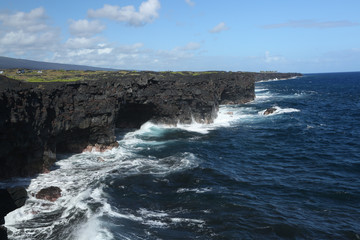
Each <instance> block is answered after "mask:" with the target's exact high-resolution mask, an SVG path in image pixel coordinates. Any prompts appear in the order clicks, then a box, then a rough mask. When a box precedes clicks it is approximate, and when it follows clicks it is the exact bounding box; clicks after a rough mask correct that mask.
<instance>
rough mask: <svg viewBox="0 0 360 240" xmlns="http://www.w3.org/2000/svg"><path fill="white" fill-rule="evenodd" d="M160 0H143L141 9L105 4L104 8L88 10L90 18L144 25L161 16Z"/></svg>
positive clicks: (137, 25)
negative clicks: (159, 12)
mask: <svg viewBox="0 0 360 240" xmlns="http://www.w3.org/2000/svg"><path fill="white" fill-rule="evenodd" d="M159 9H160V2H159V0H147V1H145V2H142V3H141V5H140V7H139V10H138V11H136V9H135V7H134V6H132V5H129V6H124V7H119V6H114V5H108V4H105V5H104V7H103V8H100V9H97V10H93V9H90V10H89V11H88V16H89V17H90V18H107V19H111V20H114V21H118V22H125V23H127V24H129V25H131V26H136V27H139V26H143V25H145V24H147V23H151V22H153V21H154V20H155V19H156V18H158V17H159V14H158V11H159Z"/></svg>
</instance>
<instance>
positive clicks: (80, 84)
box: [0, 72, 299, 179]
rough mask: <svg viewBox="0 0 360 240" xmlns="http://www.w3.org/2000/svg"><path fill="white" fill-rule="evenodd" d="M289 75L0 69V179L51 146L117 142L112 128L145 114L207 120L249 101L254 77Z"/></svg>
mask: <svg viewBox="0 0 360 240" xmlns="http://www.w3.org/2000/svg"><path fill="white" fill-rule="evenodd" d="M298 75H299V74H297V76H298ZM292 76H295V75H294V74H293V75H291V76H290V75H289V74H281V73H276V74H271V76H270V75H269V76H268V74H259V73H248V72H128V73H127V74H123V73H121V72H103V73H102V74H98V75H91V78H89V79H86V80H83V81H75V82H51V83H48V82H43V83H29V82H24V81H18V80H14V79H9V78H6V77H4V76H0V113H1V115H0V152H1V156H0V165H1V168H0V179H5V178H10V177H14V176H32V175H34V174H37V173H42V172H46V171H48V170H49V168H50V166H51V165H52V164H53V163H54V162H55V161H56V154H57V153H63V152H67V153H79V152H82V151H84V150H85V151H86V150H87V151H91V150H98V151H105V150H107V149H110V148H112V147H116V146H117V142H116V139H115V129H116V128H138V127H140V126H141V125H142V124H143V123H145V122H147V121H149V120H151V121H153V122H155V123H164V124H172V125H176V124H177V123H191V122H192V121H196V122H198V123H211V122H212V121H213V120H214V119H215V118H216V116H217V111H218V107H219V105H220V104H241V103H246V102H249V101H251V100H253V99H254V97H255V92H254V86H255V81H256V80H257V79H265V78H269V77H270V78H275V77H279V78H288V77H292Z"/></svg>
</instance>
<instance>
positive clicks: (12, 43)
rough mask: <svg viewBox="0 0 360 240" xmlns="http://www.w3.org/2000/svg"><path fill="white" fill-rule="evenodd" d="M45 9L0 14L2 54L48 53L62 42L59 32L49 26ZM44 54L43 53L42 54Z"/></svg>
mask: <svg viewBox="0 0 360 240" xmlns="http://www.w3.org/2000/svg"><path fill="white" fill-rule="evenodd" d="M47 20H48V17H47V16H46V13H45V9H44V8H42V7H40V8H35V9H33V10H31V11H30V12H16V13H8V12H6V13H0V23H1V29H2V30H3V31H2V32H0V45H1V46H2V48H3V49H2V54H7V53H9V54H24V52H26V53H28V54H31V52H34V51H40V52H48V51H50V50H51V49H52V48H54V47H55V46H56V45H57V44H58V43H59V41H60V34H59V30H58V29H56V28H53V27H51V26H49V25H48V24H47ZM40 54H42V53H40Z"/></svg>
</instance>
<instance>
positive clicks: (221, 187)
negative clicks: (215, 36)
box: [0, 73, 360, 239]
mask: <svg viewBox="0 0 360 240" xmlns="http://www.w3.org/2000/svg"><path fill="white" fill-rule="evenodd" d="M359 90H360V73H342V74H313V75H305V76H304V77H301V78H295V79H288V80H276V81H275V80H274V81H271V82H266V81H264V82H259V83H256V90H255V91H256V98H255V100H254V101H252V102H250V103H247V104H242V105H227V106H220V109H219V112H218V117H217V118H216V119H215V121H214V123H212V124H199V123H195V122H194V123H192V124H188V125H186V124H178V125H177V126H167V125H157V124H153V123H151V122H147V123H145V124H144V125H142V126H141V128H140V129H138V130H134V129H129V130H118V132H117V141H118V143H119V147H118V148H114V149H112V150H109V151H106V152H103V153H100V152H95V151H93V152H84V153H81V154H72V155H70V154H69V155H61V156H59V157H58V158H59V159H58V161H57V162H56V163H55V165H54V166H53V167H52V169H51V171H50V172H49V173H45V174H39V175H38V176H36V177H35V178H15V179H11V180H8V181H4V182H1V183H0V187H7V186H16V185H17V186H25V187H26V188H27V191H28V193H29V199H28V200H27V202H26V205H25V206H24V207H22V208H20V209H17V210H16V211H14V212H11V213H9V214H8V215H7V216H6V218H5V221H6V227H7V228H8V232H9V238H10V239H249V238H250V239H279V238H296V239H309V238H310V239H323V238H335V239H336V238H337V239H357V238H359V234H360V229H359V225H358V219H360V210H359V208H358V202H359V200H360V192H359V188H358V186H359V184H360V180H359V178H358V176H359V174H360V155H359V152H360V151H359V150H360V146H359V142H360V141H359V140H360V138H359V136H360V116H359V111H358V110H359V107H360V97H359V94H358V93H359ZM269 107H273V108H275V109H276V111H275V112H274V114H270V115H263V113H264V112H265V110H266V109H267V108H269ZM49 186H57V187H59V188H61V190H62V192H61V194H62V196H61V197H60V198H59V199H58V200H57V201H55V202H49V201H45V200H41V199H36V198H35V194H36V193H37V192H38V191H39V190H40V189H42V188H45V187H49Z"/></svg>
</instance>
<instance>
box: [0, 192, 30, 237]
mask: <svg viewBox="0 0 360 240" xmlns="http://www.w3.org/2000/svg"><path fill="white" fill-rule="evenodd" d="M26 199H27V192H26V190H25V188H23V187H13V188H7V189H0V225H3V224H5V219H4V217H5V216H6V215H7V214H8V213H9V212H12V211H14V210H15V209H17V208H19V207H22V206H23V205H24V204H25V202H26ZM3 239H8V238H7V231H6V228H5V227H4V226H0V240H3Z"/></svg>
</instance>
